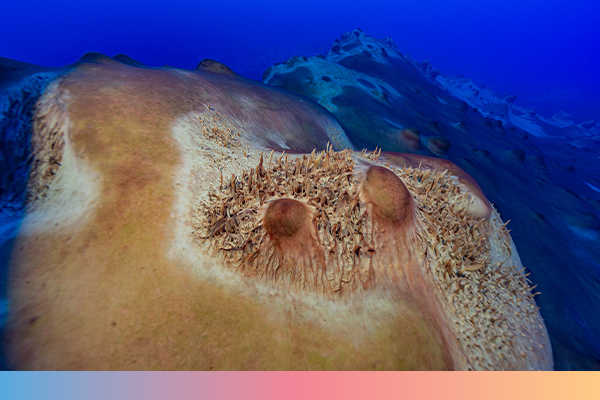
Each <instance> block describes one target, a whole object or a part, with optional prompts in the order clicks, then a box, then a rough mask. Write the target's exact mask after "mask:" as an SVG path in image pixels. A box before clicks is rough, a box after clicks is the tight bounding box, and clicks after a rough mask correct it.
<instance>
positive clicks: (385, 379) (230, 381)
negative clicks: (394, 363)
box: [0, 372, 600, 400]
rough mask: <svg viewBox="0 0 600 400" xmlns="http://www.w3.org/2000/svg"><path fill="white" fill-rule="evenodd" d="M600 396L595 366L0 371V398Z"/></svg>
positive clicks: (507, 399) (482, 399) (457, 399)
mask: <svg viewBox="0 0 600 400" xmlns="http://www.w3.org/2000/svg"><path fill="white" fill-rule="evenodd" d="M338 398H339V399H344V400H355V399H356V400H359V399H360V400H365V399H436V400H438V399H443V400H466V399H478V400H500V399H502V400H513V399H527V400H537V399H540V400H542V399H543V400H548V399H577V400H579V399H595V400H598V399H600V372H1V373H0V399H1V400H9V399H10V400H12V399H35V400H39V399H44V400H54V399H56V400H71V399H73V400H75V399H77V400H80V399H85V400H100V399H102V400H104V399H111V400H112V399H143V400H155V399H161V400H162V399H177V400H179V399H247V400H270V399H286V400H296V399H298V400H300V399H311V400H312V399H328V400H332V399H338Z"/></svg>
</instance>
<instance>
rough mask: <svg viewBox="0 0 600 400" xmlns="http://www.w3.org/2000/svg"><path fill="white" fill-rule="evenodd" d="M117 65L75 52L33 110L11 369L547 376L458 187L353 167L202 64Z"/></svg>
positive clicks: (489, 216)
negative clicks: (517, 372) (77, 57)
mask: <svg viewBox="0 0 600 400" xmlns="http://www.w3.org/2000/svg"><path fill="white" fill-rule="evenodd" d="M118 59H119V60H122V61H121V62H118V61H116V59H111V58H108V57H105V56H102V55H98V54H91V55H87V56H85V57H84V58H83V59H82V60H81V61H80V62H79V63H77V64H75V65H73V66H70V67H69V69H68V70H65V71H63V73H62V74H58V75H60V78H58V79H57V80H55V81H54V82H53V83H51V84H50V85H49V86H48V87H47V89H46V91H45V93H44V94H43V96H41V98H40V99H39V100H38V101H37V102H36V105H35V107H34V111H33V114H32V121H31V122H32V127H33V129H32V138H31V143H32V153H31V157H30V160H31V161H30V162H31V168H30V174H29V182H28V199H29V202H28V204H27V206H26V212H25V215H24V216H23V219H22V221H19V223H20V227H19V229H18V231H16V235H15V237H14V238H12V239H11V240H13V242H11V247H10V253H9V254H8V256H7V258H8V259H9V285H8V300H9V303H10V309H9V314H8V319H7V323H6V326H5V335H4V338H3V340H4V348H5V351H6V358H7V362H8V364H9V366H10V367H11V368H15V369H68V370H72V369H159V370H164V369H205V370H209V369H354V370H356V369H388V370H389V369H412V370H415V369H551V368H552V353H551V349H550V344H549V341H548V336H547V333H546V331H545V327H544V324H543V322H542V320H541V317H540V315H539V313H538V311H537V308H536V306H535V303H534V301H533V299H532V294H531V288H530V287H529V283H528V281H527V280H526V277H525V276H524V275H523V274H522V273H521V270H522V266H521V263H520V260H519V257H518V255H517V253H516V249H515V248H514V245H513V243H512V241H511V238H510V236H509V235H508V232H507V230H506V228H505V226H504V224H502V222H501V221H500V219H499V217H498V214H497V212H496V211H495V210H493V208H492V207H491V205H490V204H489V202H488V201H487V199H486V198H485V196H484V195H483V192H482V191H481V189H480V188H479V187H478V186H477V184H476V183H475V181H474V180H473V179H472V178H471V177H470V176H469V175H468V174H466V173H465V172H464V171H463V170H461V169H460V168H458V167H456V166H455V165H454V164H452V163H449V162H447V161H439V160H434V159H431V158H427V157H422V156H419V157H421V158H419V157H417V158H415V157H413V156H410V155H406V154H400V153H383V152H381V150H377V151H375V152H367V151H363V152H356V151H354V150H353V149H352V144H351V142H350V141H349V140H348V138H347V137H346V135H345V133H344V131H343V129H342V128H341V127H340V125H339V124H338V123H337V121H336V120H335V118H333V117H332V116H331V115H330V114H329V113H328V112H327V111H325V110H324V109H323V108H321V107H319V106H318V105H316V104H315V103H313V102H311V101H310V100H308V99H306V98H303V97H300V96H298V95H295V94H291V93H288V92H286V91H284V90H281V89H274V88H269V87H267V86H264V85H260V84H258V83H256V82H251V81H248V80H246V79H244V78H242V77H239V76H238V75H236V74H235V73H234V72H232V71H231V70H230V69H228V68H227V67H225V66H223V65H222V64H219V63H216V62H214V61H211V60H207V61H205V62H202V63H200V65H199V66H198V68H197V69H196V70H194V71H186V70H177V69H171V68H164V69H160V68H145V67H143V66H141V65H139V63H135V62H134V60H133V61H132V60H130V59H128V58H126V57H119V58H118ZM328 142H329V143H331V144H328ZM311 151H312V153H311Z"/></svg>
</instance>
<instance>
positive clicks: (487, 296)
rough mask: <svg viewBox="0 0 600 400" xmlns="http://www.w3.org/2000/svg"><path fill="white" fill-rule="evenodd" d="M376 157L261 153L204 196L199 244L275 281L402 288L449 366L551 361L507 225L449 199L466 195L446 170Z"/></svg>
mask: <svg viewBox="0 0 600 400" xmlns="http://www.w3.org/2000/svg"><path fill="white" fill-rule="evenodd" d="M379 156H380V154H366V153H361V154H356V155H355V154H353V153H352V152H350V151H344V152H341V153H335V152H332V151H325V152H321V153H317V154H315V153H313V154H311V155H309V156H307V155H303V156H301V157H300V156H295V157H289V156H288V155H285V156H284V155H281V156H280V157H279V158H277V159H275V160H273V159H272V154H271V156H270V157H269V159H268V161H267V162H263V157H262V156H261V159H260V163H259V164H258V165H257V166H256V168H255V169H254V168H252V169H251V170H250V171H243V172H240V176H239V177H236V176H235V175H232V177H231V179H229V180H227V181H226V182H223V180H221V181H220V182H219V190H217V191H215V192H213V193H210V194H209V201H208V202H206V203H204V204H203V207H202V208H201V209H200V213H201V215H202V218H201V219H200V220H201V221H202V222H203V224H202V225H201V226H199V227H198V229H197V232H200V234H199V236H198V239H199V243H203V244H204V245H206V243H208V247H209V249H210V250H212V251H213V252H214V253H215V255H220V256H221V257H222V259H223V260H225V261H226V262H227V263H228V264H229V265H231V266H232V267H233V268H235V269H237V270H238V271H240V272H241V273H242V274H244V275H246V276H249V277H255V278H259V279H262V280H264V281H266V282H269V283H270V284H272V285H274V286H275V287H277V288H278V289H280V290H285V291H288V290H290V289H296V290H299V291H314V292H318V293H319V294H322V295H324V296H325V297H326V298H330V299H334V298H340V297H343V296H357V295H359V294H360V293H364V292H365V291H369V290H385V291H389V292H392V293H397V294H399V295H400V296H403V297H405V298H409V299H410V300H411V301H412V302H413V303H414V304H417V306H418V308H419V309H420V310H421V312H423V313H427V314H429V316H430V317H431V318H432V319H434V320H435V321H436V322H437V324H438V328H439V329H440V330H441V331H442V332H443V336H444V341H445V344H446V347H447V350H448V351H449V352H450V353H451V355H452V359H453V361H454V363H455V364H454V367H456V368H460V369H528V368H530V369H548V368H551V367H552V358H551V353H550V345H549V340H548V337H547V333H546V331H545V328H544V326H543V322H542V320H541V318H540V316H539V313H538V308H537V306H536V305H535V302H534V301H533V299H532V297H533V295H532V294H531V288H530V286H529V283H528V281H527V280H526V276H525V275H520V274H521V273H522V269H521V268H520V267H519V266H518V265H514V264H513V262H512V260H511V256H512V254H511V253H512V251H513V250H512V248H511V241H510V237H509V236H508V232H507V231H506V228H505V225H504V224H503V225H501V226H499V225H498V222H497V217H494V219H493V220H492V221H493V222H492V223H490V222H489V221H487V220H485V219H477V218H474V217H468V216H467V214H468V209H464V208H463V209H460V210H459V209H458V207H455V206H454V205H455V204H465V203H466V201H465V200H464V199H463V198H464V197H466V196H467V194H466V193H464V192H461V190H460V187H459V186H458V185H456V184H454V182H453V181H452V179H451V175H450V174H449V173H448V171H442V172H438V171H435V170H434V171H431V170H423V169H418V168H417V169H414V168H403V169H397V168H394V167H391V169H389V168H387V167H384V166H380V165H379V163H378V161H377V159H378V158H379ZM388 166H389V164H388ZM405 184H406V185H405ZM413 196H414V200H413ZM493 224H495V225H493ZM490 240H492V241H493V244H490ZM492 246H493V247H494V248H496V249H497V250H496V253H495V254H496V256H492V253H491V250H490V249H491V247H492ZM499 259H501V260H502V261H498V260H499ZM523 337H527V338H529V339H531V340H532V342H531V343H527V342H526V341H523V340H522V338H523Z"/></svg>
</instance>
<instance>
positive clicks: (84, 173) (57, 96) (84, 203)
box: [19, 82, 102, 235]
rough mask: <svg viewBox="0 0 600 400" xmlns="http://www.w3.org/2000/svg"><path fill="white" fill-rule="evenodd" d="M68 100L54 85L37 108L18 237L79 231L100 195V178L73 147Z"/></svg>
mask: <svg viewBox="0 0 600 400" xmlns="http://www.w3.org/2000/svg"><path fill="white" fill-rule="evenodd" d="M68 97H69V96H68V94H67V93H65V92H64V91H61V89H60V82H55V83H53V84H52V85H51V86H50V87H49V88H48V90H47V91H46V93H45V94H44V95H43V96H42V98H40V100H39V101H38V103H37V104H36V111H35V113H34V116H33V124H32V130H33V132H32V139H31V142H32V155H31V158H32V167H31V170H30V174H29V182H28V192H27V199H28V205H27V209H26V211H27V213H26V216H25V218H24V220H23V224H22V226H21V229H20V232H19V234H25V235H27V234H30V233H32V232H47V233H48V232H52V231H53V230H57V229H65V228H68V229H69V230H74V229H75V230H77V229H82V228H83V227H84V226H85V223H86V221H87V219H88V218H89V217H90V216H91V211H92V209H93V207H94V205H95V204H96V201H97V197H98V195H99V193H100V191H101V184H102V183H101V175H100V174H99V173H98V172H97V171H95V170H94V169H93V168H92V167H91V165H90V164H89V162H87V161H86V160H85V159H83V158H81V157H80V156H78V155H77V154H75V151H74V149H73V144H72V143H71V138H70V133H71V122H70V118H69V114H68V110H67V103H68Z"/></svg>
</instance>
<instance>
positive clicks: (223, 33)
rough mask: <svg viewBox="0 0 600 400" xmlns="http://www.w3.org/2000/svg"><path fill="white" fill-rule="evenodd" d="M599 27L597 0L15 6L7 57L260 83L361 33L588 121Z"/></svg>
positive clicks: (595, 113) (597, 90)
mask: <svg viewBox="0 0 600 400" xmlns="http://www.w3.org/2000/svg"><path fill="white" fill-rule="evenodd" d="M599 20H600V2H598V1H597V0H554V1H553V0H545V1H541V0H505V1H502V2H486V1H478V0H462V1H453V2H446V1H442V0H437V1H436V0H408V1H407V0H402V1H398V0H395V1H391V0H387V1H386V0H375V1H369V2H362V1H361V2H359V1H341V0H338V1H328V2H323V1H315V0H306V1H301V2H290V1H268V0H261V1H241V0H233V1H210V2H207V1H170V2H157V1H139V0H135V1H118V0H106V1H102V2H93V3H92V2H82V1H75V0H66V1H65V0H63V1H59V2H47V1H39V0H38V1H35V0H29V1H27V0H26V1H11V2H8V1H6V2H3V5H2V12H1V13H0V56H2V57H7V58H12V59H16V60H20V61H26V62H30V63H34V64H40V65H46V66H60V65H65V64H69V63H72V62H74V61H76V60H77V59H78V58H79V57H80V56H81V55H82V54H83V53H85V52H87V51H98V52H101V53H104V54H107V55H109V56H113V55H115V54H118V53H124V54H127V55H129V56H131V57H133V58H135V59H137V60H139V61H141V62H143V63H145V64H147V65H151V66H162V65H165V64H168V65H171V66H174V67H180V68H193V67H195V65H196V64H197V63H198V62H199V61H200V60H202V59H203V58H214V59H217V60H219V61H221V62H223V63H225V64H227V65H228V66H230V67H231V68H232V69H233V70H234V71H236V72H238V73H240V74H242V75H244V76H246V77H249V78H253V79H257V80H260V79H261V77H262V73H263V72H264V70H265V69H266V68H268V67H269V66H270V65H272V64H273V63H275V62H281V61H283V60H285V59H287V58H289V57H290V56H293V55H306V56H311V55H317V54H326V53H327V52H328V51H329V48H330V47H331V45H332V43H333V41H334V39H335V38H337V37H339V35H340V34H342V33H343V32H346V31H349V30H351V29H354V28H357V27H360V28H362V29H363V30H364V31H365V32H366V33H367V34H369V35H371V36H374V37H385V36H388V35H389V36H392V38H393V39H394V41H395V42H396V43H397V44H398V47H399V48H400V51H402V52H403V53H409V54H411V55H412V56H413V58H415V59H417V60H425V59H428V60H430V61H431V63H432V64H433V65H434V66H435V67H437V68H440V69H441V71H442V73H443V74H444V75H448V76H452V75H457V74H460V73H464V74H465V76H466V77H469V78H471V79H473V81H474V82H476V83H478V84H480V83H483V82H486V83H487V84H488V86H489V85H491V86H493V88H494V90H495V91H500V92H501V93H504V92H506V91H508V92H510V93H512V94H516V95H517V102H516V103H517V105H520V106H524V107H533V108H535V109H536V110H538V112H539V113H540V114H543V115H547V116H552V115H553V114H554V113H555V112H557V111H559V110H565V111H567V112H568V113H570V114H572V115H573V119H574V121H575V122H582V121H586V120H590V119H597V120H600V78H598V75H597V71H598V65H599V64H600V63H599V60H600V40H598V38H599V37H600V23H599V22H598V21H599Z"/></svg>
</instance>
